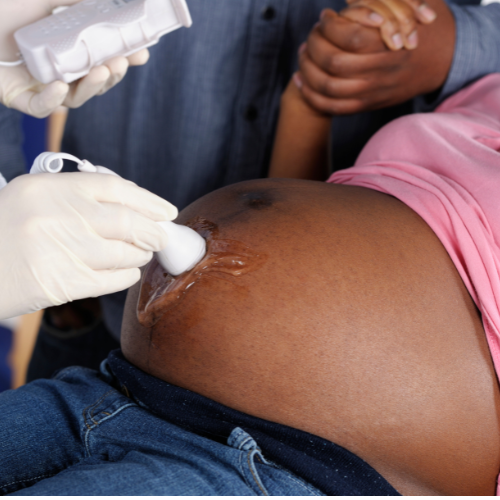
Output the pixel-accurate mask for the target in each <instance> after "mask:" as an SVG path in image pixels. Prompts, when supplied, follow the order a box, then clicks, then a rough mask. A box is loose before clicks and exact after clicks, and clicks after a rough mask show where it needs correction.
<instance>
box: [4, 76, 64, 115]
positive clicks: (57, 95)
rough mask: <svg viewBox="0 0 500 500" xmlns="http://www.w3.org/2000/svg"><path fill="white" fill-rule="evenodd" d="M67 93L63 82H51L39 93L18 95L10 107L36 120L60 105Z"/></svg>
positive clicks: (25, 92) (29, 92) (27, 91)
mask: <svg viewBox="0 0 500 500" xmlns="http://www.w3.org/2000/svg"><path fill="white" fill-rule="evenodd" d="M68 91H69V86H68V85H67V84H66V83H64V82H60V81H57V82H52V83H51V84H49V85H47V86H46V87H45V88H44V89H43V90H42V91H41V92H36V91H33V90H26V91H24V92H22V93H21V94H19V95H18V96H17V97H16V98H15V99H14V100H12V102H11V103H10V106H11V107H12V108H15V109H17V110H19V111H22V112H23V113H26V114H28V115H31V116H34V117H36V118H45V117H46V116H48V115H50V114H51V113H52V112H53V111H54V110H55V109H56V108H58V107H59V106H61V105H62V103H63V102H64V99H66V96H67V94H68Z"/></svg>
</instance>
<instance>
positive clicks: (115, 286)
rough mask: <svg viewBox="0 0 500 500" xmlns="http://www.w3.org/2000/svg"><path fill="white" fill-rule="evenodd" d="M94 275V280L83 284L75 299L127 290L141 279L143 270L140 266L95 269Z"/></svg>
mask: <svg viewBox="0 0 500 500" xmlns="http://www.w3.org/2000/svg"><path fill="white" fill-rule="evenodd" d="M92 277H93V280H92V282H91V283H90V284H88V285H87V286H85V285H84V286H82V287H81V288H80V289H79V290H78V293H77V295H75V296H74V298H73V300H78V299H86V298H88V297H100V296H101V295H108V294H109V293H115V292H121V291H122V290H126V289H127V288H130V287H131V286H132V285H134V284H135V283H137V282H138V281H139V280H140V279H141V271H140V269H138V268H134V269H115V270H104V271H94V272H93V275H92Z"/></svg>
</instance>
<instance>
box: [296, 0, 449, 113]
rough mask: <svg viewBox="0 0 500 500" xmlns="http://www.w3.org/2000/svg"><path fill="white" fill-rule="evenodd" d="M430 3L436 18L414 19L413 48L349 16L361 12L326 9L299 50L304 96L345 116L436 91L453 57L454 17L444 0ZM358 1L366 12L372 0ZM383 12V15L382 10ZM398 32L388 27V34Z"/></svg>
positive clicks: (298, 79)
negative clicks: (400, 46)
mask: <svg viewBox="0 0 500 500" xmlns="http://www.w3.org/2000/svg"><path fill="white" fill-rule="evenodd" d="M387 1H388V0H385V2H387ZM428 4H429V6H430V7H432V9H433V10H434V11H435V13H436V15H437V17H436V19H435V20H434V21H433V22H430V23H428V24H423V23H422V22H416V23H415V24H414V26H415V28H416V31H417V35H418V46H417V47H416V48H414V49H413V50H407V49H402V50H395V46H391V45H389V44H390V43H391V42H390V40H391V39H390V38H388V36H386V37H385V38H387V40H386V41H385V43H384V40H383V39H382V37H381V31H382V36H384V33H385V32H384V30H383V29H382V28H380V29H379V28H375V27H371V28H370V27H366V26H362V25H361V24H359V23H357V22H353V21H352V20H351V19H361V17H359V16H358V17H356V15H355V16H353V15H350V14H349V15H348V17H350V19H348V18H347V17H345V16H343V15H341V16H339V15H337V14H336V13H335V12H334V11H332V10H326V11H324V13H323V15H322V18H321V20H320V23H319V24H318V25H317V26H316V27H314V29H313V30H312V31H311V34H310V35H309V38H308V40H307V43H306V44H305V45H304V46H303V47H301V50H300V51H299V52H300V53H299V67H300V71H299V72H298V73H297V76H296V83H297V84H298V86H299V87H300V89H301V92H302V95H303V97H304V98H305V100H306V101H307V102H308V103H309V104H310V105H311V106H312V107H313V108H315V109H317V110H318V111H321V112H323V113H327V114H329V115H343V114H351V113H359V112H362V111H370V110H374V109H380V108H384V107H388V106H392V105H395V104H399V103H401V102H404V101H406V100H408V99H411V98H413V97H415V96H417V95H427V94H430V93H433V92H436V91H438V90H439V89H440V88H441V87H442V85H443V84H444V83H445V81H446V78H447V76H448V73H449V71H450V68H451V63H452V60H453V54H454V48H455V21H454V18H453V15H452V13H451V11H450V9H449V8H448V6H447V5H446V3H445V2H444V1H442V0H430V1H429V2H428ZM356 5H357V6H358V7H355V8H356V9H358V11H359V9H364V10H362V11H359V12H362V13H364V15H365V17H366V16H368V12H370V9H368V7H366V5H368V6H370V2H369V1H367V0H363V1H362V2H358V3H357V4H356ZM348 11H349V9H348ZM359 12H358V13H359ZM380 13H381V14H384V12H383V11H382V10H380ZM384 15H386V16H389V14H384ZM403 24H404V23H403ZM384 26H385V25H384ZM391 26H392V25H391ZM412 26H413V25H412ZM412 30H413V31H414V28H413V27H411V28H409V29H407V31H412ZM385 31H387V30H385ZM395 31H398V30H396V29H395V28H390V31H389V33H391V34H393V33H394V32H395ZM399 31H402V30H399ZM413 31H412V32H413ZM385 38H384V39H385ZM403 39H404V42H405V43H406V44H407V41H406V38H404V37H403ZM388 47H389V48H388ZM390 49H393V50H390Z"/></svg>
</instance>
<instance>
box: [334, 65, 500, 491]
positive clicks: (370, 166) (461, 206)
mask: <svg viewBox="0 0 500 500" xmlns="http://www.w3.org/2000/svg"><path fill="white" fill-rule="evenodd" d="M328 182H333V183H336V184H349V185H353V186H363V187H367V188H370V189H374V190H376V191H381V192H383V193H387V194H390V195H392V196H394V197H396V198H398V199H400V200H401V201H402V202H404V203H405V204H406V205H408V206H409V207H410V208H412V209H413V210H414V211H415V212H417V213H418V214H419V215H420V216H421V217H422V218H423V219H424V220H425V221H426V222H427V224H428V225H429V226H430V227H431V228H432V230H433V231H434V232H435V233H436V235H437V236H438V238H439V239H440V240H441V242H442V244H443V245H444V247H445V248H446V250H447V251H448V254H449V255H450V257H451V259H452V260H453V262H454V264H455V266H456V268H457V270H458V272H459V273H460V276H461V277H462V280H463V281H464V283H465V286H466V287H467V289H468V290H469V293H470V295H471V296H472V299H473V300H474V302H475V303H476V305H477V307H478V309H479V310H480V311H481V314H482V319H483V325H484V330H485V332H486V338H487V340H488V344H489V347H490V351H491V355H492V358H493V362H494V365H495V370H496V372H497V375H500V246H499V245H500V74H493V75H489V76H486V77H484V78H482V79H481V80H479V81H478V82H476V83H474V84H472V85H471V86H469V87H467V88H466V89H464V90H462V91H460V92H458V93H457V94H455V95H454V96H452V97H450V98H449V99H447V100H446V101H445V102H444V103H443V104H441V106H439V107H438V108H437V109H436V111H435V112H434V113H426V114H416V115H410V116H405V117H403V118H399V119H398V120H395V121H393V122H391V123H389V124H388V125H386V126H385V127H384V128H382V129H381V130H380V131H379V132H378V133H377V134H375V136H374V137H373V138H372V139H371V140H370V141H369V142H368V144H367V145H366V146H365V148H364V149H363V151H362V152H361V154H360V156H359V158H358V160H357V161H356V165H355V166H354V167H352V168H349V169H347V170H341V171H339V172H335V173H334V174H333V175H332V176H331V177H330V179H328ZM498 494H500V487H498V486H497V495H498Z"/></svg>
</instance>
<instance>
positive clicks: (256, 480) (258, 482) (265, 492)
mask: <svg viewBox="0 0 500 500" xmlns="http://www.w3.org/2000/svg"><path fill="white" fill-rule="evenodd" d="M253 451H254V450H252V451H249V452H248V455H247V463H248V468H249V469H250V472H251V473H252V477H253V479H254V481H255V482H256V483H257V486H258V487H259V489H260V491H262V493H263V494H264V495H265V496H266V497H267V496H269V494H268V493H267V491H266V490H265V489H264V486H263V485H261V484H260V480H259V478H257V477H256V476H255V474H254V471H253V467H252V463H251V461H250V457H251V456H252V452H253Z"/></svg>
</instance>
